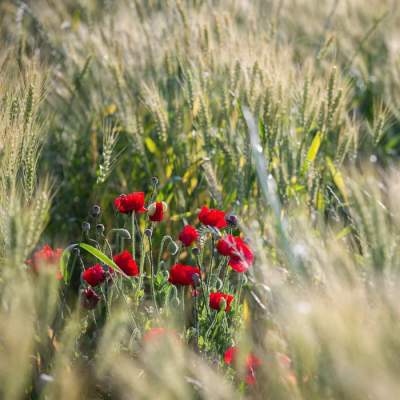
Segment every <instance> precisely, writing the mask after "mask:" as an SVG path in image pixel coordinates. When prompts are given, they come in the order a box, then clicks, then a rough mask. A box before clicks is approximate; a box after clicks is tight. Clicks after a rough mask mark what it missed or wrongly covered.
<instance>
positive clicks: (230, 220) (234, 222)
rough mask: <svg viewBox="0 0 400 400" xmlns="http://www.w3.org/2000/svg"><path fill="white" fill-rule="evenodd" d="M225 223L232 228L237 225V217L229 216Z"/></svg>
mask: <svg viewBox="0 0 400 400" xmlns="http://www.w3.org/2000/svg"><path fill="white" fill-rule="evenodd" d="M226 221H227V222H228V224H229V225H230V226H232V227H235V226H237V224H238V222H239V221H238V217H237V216H236V215H234V214H229V215H228V217H227V218H226Z"/></svg>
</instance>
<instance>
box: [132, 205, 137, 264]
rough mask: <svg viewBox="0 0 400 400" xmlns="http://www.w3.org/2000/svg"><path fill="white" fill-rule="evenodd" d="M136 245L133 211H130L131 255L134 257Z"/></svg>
mask: <svg viewBox="0 0 400 400" xmlns="http://www.w3.org/2000/svg"><path fill="white" fill-rule="evenodd" d="M135 247H136V224H135V211H132V257H133V259H135Z"/></svg>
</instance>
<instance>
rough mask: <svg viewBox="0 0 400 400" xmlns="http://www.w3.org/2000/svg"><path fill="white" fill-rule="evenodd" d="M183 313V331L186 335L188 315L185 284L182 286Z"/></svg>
mask: <svg viewBox="0 0 400 400" xmlns="http://www.w3.org/2000/svg"><path fill="white" fill-rule="evenodd" d="M181 299H182V300H181V301H182V315H183V332H184V333H185V335H186V315H185V286H182V287H181Z"/></svg>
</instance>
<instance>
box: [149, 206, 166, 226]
mask: <svg viewBox="0 0 400 400" xmlns="http://www.w3.org/2000/svg"><path fill="white" fill-rule="evenodd" d="M166 210H167V203H164V202H163V201H157V202H156V203H153V204H150V205H149V208H148V211H147V213H148V214H149V218H150V221H153V222H161V221H162V220H163V218H164V211H166Z"/></svg>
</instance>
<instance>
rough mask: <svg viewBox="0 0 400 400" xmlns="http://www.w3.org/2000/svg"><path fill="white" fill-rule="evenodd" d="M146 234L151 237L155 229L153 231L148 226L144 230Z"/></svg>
mask: <svg viewBox="0 0 400 400" xmlns="http://www.w3.org/2000/svg"><path fill="white" fill-rule="evenodd" d="M144 234H145V235H146V236H147V237H148V238H151V237H152V235H153V231H152V230H151V229H149V228H147V229H145V230H144Z"/></svg>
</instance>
